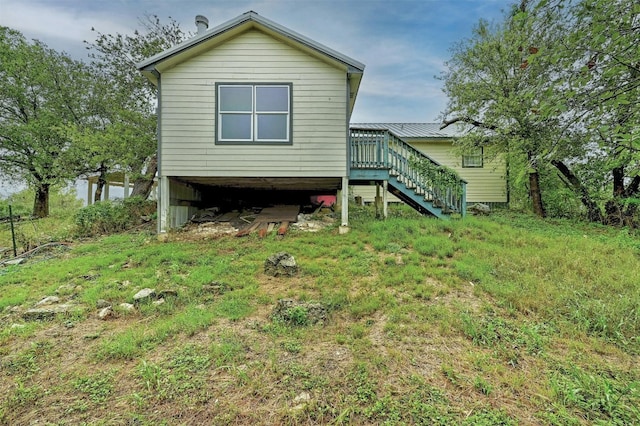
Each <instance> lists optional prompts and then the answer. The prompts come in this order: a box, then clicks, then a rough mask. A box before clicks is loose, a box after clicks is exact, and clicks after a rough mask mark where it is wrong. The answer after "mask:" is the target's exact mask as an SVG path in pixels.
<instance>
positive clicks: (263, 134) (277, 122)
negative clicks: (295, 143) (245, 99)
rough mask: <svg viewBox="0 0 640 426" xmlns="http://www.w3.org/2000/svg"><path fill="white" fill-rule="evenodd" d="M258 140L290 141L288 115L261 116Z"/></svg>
mask: <svg viewBox="0 0 640 426" xmlns="http://www.w3.org/2000/svg"><path fill="white" fill-rule="evenodd" d="M257 118H258V129H257V130H258V137H257V138H256V139H258V140H279V141H286V140H289V138H288V135H287V124H288V120H289V116H288V115H287V114H259V115H258V117H257Z"/></svg>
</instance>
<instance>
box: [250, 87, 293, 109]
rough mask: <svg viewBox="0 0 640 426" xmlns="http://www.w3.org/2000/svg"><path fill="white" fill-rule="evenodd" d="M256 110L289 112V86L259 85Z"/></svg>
mask: <svg viewBox="0 0 640 426" xmlns="http://www.w3.org/2000/svg"><path fill="white" fill-rule="evenodd" d="M256 111H258V112H261V111H271V112H276V111H281V112H289V87H281V86H257V87H256Z"/></svg>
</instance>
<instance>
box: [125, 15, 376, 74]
mask: <svg viewBox="0 0 640 426" xmlns="http://www.w3.org/2000/svg"><path fill="white" fill-rule="evenodd" d="M243 26H247V28H251V27H262V28H263V29H267V30H269V31H270V32H273V33H275V34H277V35H280V36H281V37H283V38H286V39H288V40H291V41H293V42H294V43H295V44H298V45H300V46H303V47H306V48H308V49H311V50H312V51H315V52H317V53H320V54H322V55H324V56H326V57H328V58H330V59H333V60H334V61H337V62H339V63H342V64H344V65H345V66H346V67H347V70H348V72H349V73H350V74H362V73H363V72H364V68H365V65H364V64H363V63H361V62H358V61H356V60H355V59H352V58H350V57H348V56H346V55H343V54H342V53H340V52H338V51H335V50H333V49H331V48H329V47H327V46H325V45H323V44H321V43H318V42H316V41H314V40H311V39H310V38H308V37H305V36H303V35H302V34H299V33H297V32H295V31H293V30H290V29H288V28H286V27H283V26H282V25H280V24H277V23H275V22H273V21H271V20H269V19H267V18H265V17H263V16H260V15H258V14H257V13H256V12H254V11H249V12H245V13H243V14H242V15H240V16H238V17H236V18H234V19H231V20H229V21H227V22H225V23H223V24H220V25H218V26H217V27H214V28H211V29H208V30H206V31H204V32H203V33H202V34H197V35H196V36H194V37H192V38H190V39H188V40H185V41H183V42H182V43H180V44H178V45H176V46H173V47H171V48H169V49H167V50H165V51H164V52H160V53H158V54H157V55H154V56H152V57H150V58H148V59H146V60H144V61H142V62H140V63H138V64H136V66H137V68H138V69H139V70H140V71H142V72H143V73H145V71H147V72H149V71H152V70H153V69H154V68H155V65H157V64H159V63H160V62H163V61H165V60H167V59H169V58H171V57H174V56H177V55H180V54H182V53H183V52H185V51H186V50H189V49H191V48H192V47H194V46H197V45H200V44H202V43H205V42H207V41H209V40H211V39H213V38H215V37H218V36H221V35H223V34H225V33H227V32H230V31H232V30H234V29H237V28H239V27H243Z"/></svg>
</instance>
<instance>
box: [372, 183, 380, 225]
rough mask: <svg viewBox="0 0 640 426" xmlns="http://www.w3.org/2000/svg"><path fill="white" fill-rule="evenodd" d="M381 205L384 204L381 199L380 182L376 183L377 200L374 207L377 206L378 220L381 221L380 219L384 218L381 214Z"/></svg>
mask: <svg viewBox="0 0 640 426" xmlns="http://www.w3.org/2000/svg"><path fill="white" fill-rule="evenodd" d="M380 204H382V200H381V199H380V182H379V181H376V199H375V202H374V205H375V206H376V218H377V219H380V217H381V216H382V213H381V212H380V210H381V208H380V207H381V206H380Z"/></svg>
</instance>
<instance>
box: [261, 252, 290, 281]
mask: <svg viewBox="0 0 640 426" xmlns="http://www.w3.org/2000/svg"><path fill="white" fill-rule="evenodd" d="M264 273H265V274H267V275H271V276H272V277H277V276H278V275H284V276H287V277H292V276H294V275H296V274H297V273H298V264H297V263H296V259H295V258H294V257H293V256H292V255H290V254H289V253H286V252H280V253H276V254H274V255H271V256H269V258H268V259H267V260H265V262H264Z"/></svg>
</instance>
